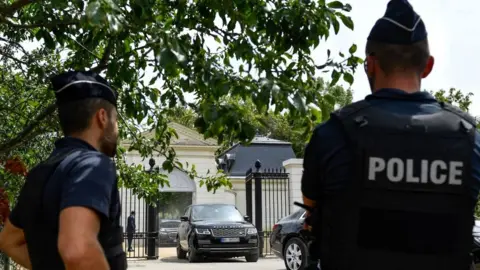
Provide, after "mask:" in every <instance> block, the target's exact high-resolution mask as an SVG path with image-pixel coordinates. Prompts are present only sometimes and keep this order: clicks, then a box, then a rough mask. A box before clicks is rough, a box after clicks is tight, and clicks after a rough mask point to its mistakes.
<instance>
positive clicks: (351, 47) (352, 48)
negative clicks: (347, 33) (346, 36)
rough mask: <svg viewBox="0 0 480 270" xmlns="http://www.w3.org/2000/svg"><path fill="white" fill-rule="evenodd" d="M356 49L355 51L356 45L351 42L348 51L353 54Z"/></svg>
mask: <svg viewBox="0 0 480 270" xmlns="http://www.w3.org/2000/svg"><path fill="white" fill-rule="evenodd" d="M356 51H357V45H356V44H352V46H350V49H348V52H349V53H350V54H354V53H355V52H356Z"/></svg>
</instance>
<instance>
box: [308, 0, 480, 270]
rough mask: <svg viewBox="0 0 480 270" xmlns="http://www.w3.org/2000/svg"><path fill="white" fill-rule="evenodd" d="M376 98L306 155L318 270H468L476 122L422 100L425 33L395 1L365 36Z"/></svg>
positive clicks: (339, 115) (355, 107)
mask: <svg viewBox="0 0 480 270" xmlns="http://www.w3.org/2000/svg"><path fill="white" fill-rule="evenodd" d="M366 55H367V57H366V61H365V72H366V74H367V77H368V80H369V82H370V86H371V90H372V94H371V95H369V96H367V97H366V98H365V99H364V100H362V101H359V102H356V103H353V104H351V105H349V106H346V107H344V108H342V109H340V110H338V111H336V112H334V113H333V114H332V115H331V118H330V119H329V120H328V121H326V122H325V123H323V124H321V125H319V126H318V127H317V128H316V129H315V130H314V132H313V135H312V137H311V140H310V142H309V144H308V146H307V148H306V151H305V158H304V172H303V178H302V193H303V196H304V204H305V205H307V206H310V207H313V209H315V210H314V211H313V213H310V212H309V213H308V215H309V220H310V221H311V223H310V224H309V225H311V227H312V231H313V233H314V235H315V237H316V239H317V241H318V242H317V243H316V245H315V246H317V247H319V248H318V250H316V251H317V252H318V253H317V254H314V255H317V256H318V257H319V259H320V263H321V268H322V269H323V270H331V269H335V270H352V269H355V270H384V269H395V270H406V269H408V270H439V269H442V270H467V269H469V267H470V264H471V258H470V256H469V252H470V248H471V245H472V226H473V222H474V218H473V212H474V207H475V204H476V202H477V196H478V193H479V187H480V137H479V134H478V132H477V131H476V128H475V125H476V123H475V119H474V118H473V117H472V116H470V115H468V114H467V113H464V112H462V111H461V110H459V109H458V108H456V107H453V106H451V105H448V104H444V103H442V102H438V101H437V100H435V99H434V97H433V96H432V95H430V94H429V93H428V92H424V91H420V89H421V80H422V79H423V78H426V77H427V76H428V75H429V74H430V72H431V71H432V68H433V64H434V59H433V57H432V56H431V55H430V51H429V44H428V39H427V32H426V28H425V24H424V22H423V21H422V19H421V18H420V16H419V15H418V14H417V13H416V12H415V11H414V10H413V8H412V6H411V5H410V3H409V2H408V1H406V0H391V1H390V2H389V3H388V5H387V10H386V13H385V15H384V17H382V18H380V19H379V20H378V21H377V22H376V24H375V25H374V26H373V29H372V30H371V32H370V35H369V37H368V41H367V45H366Z"/></svg>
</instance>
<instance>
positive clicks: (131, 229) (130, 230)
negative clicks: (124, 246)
mask: <svg viewBox="0 0 480 270" xmlns="http://www.w3.org/2000/svg"><path fill="white" fill-rule="evenodd" d="M135 231H136V227H135V211H132V212H130V216H129V217H128V219H127V238H128V239H127V240H128V251H129V252H132V251H134V249H133V248H132V240H133V234H134V233H135Z"/></svg>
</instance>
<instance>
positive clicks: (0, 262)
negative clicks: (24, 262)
mask: <svg viewBox="0 0 480 270" xmlns="http://www.w3.org/2000/svg"><path fill="white" fill-rule="evenodd" d="M24 269H26V268H23V267H21V266H20V265H18V264H16V263H15V262H13V261H12V260H10V258H8V257H7V256H6V255H5V254H3V253H0V270H24Z"/></svg>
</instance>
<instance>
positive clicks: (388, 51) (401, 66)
mask: <svg viewBox="0 0 480 270" xmlns="http://www.w3.org/2000/svg"><path fill="white" fill-rule="evenodd" d="M365 51H366V53H367V55H373V56H375V58H377V60H378V63H379V65H380V68H381V69H382V70H383V71H384V72H385V73H386V74H387V75H388V74H390V73H392V72H396V71H416V72H418V73H422V72H423V70H424V69H425V66H426V65H427V62H428V58H429V57H430V49H429V46H428V40H427V39H425V40H422V41H419V42H416V43H414V44H411V45H396V44H386V43H380V42H375V41H367V46H366V49H365Z"/></svg>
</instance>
